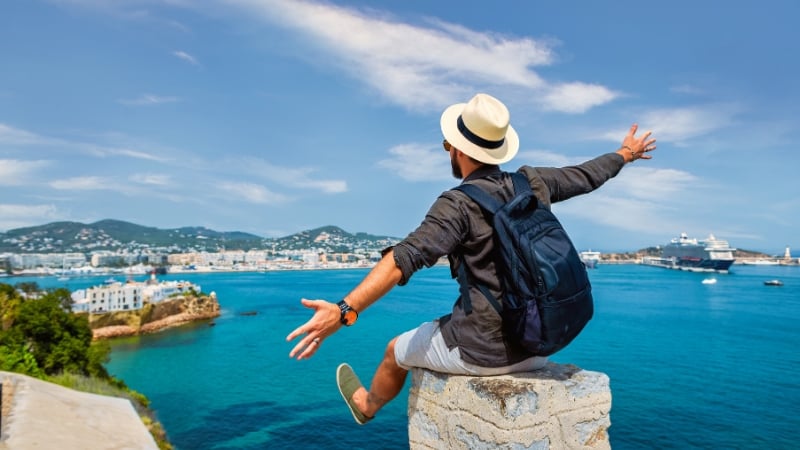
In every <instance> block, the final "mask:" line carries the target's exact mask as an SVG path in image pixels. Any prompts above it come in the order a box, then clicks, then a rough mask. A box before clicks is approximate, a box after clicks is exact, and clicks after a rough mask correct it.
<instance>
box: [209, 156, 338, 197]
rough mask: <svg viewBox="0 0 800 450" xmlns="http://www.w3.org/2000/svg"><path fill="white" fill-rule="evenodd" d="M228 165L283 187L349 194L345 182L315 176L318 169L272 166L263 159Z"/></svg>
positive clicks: (245, 160)
mask: <svg viewBox="0 0 800 450" xmlns="http://www.w3.org/2000/svg"><path fill="white" fill-rule="evenodd" d="M225 164H226V165H230V166H234V167H238V170H239V171H243V172H246V173H249V174H251V175H254V176H257V177H259V178H261V179H264V180H269V181H270V182H274V183H278V184H280V185H282V186H288V187H292V188H301V189H316V190H319V191H321V192H323V193H325V194H339V193H342V192H347V182H346V181H344V180H325V179H320V178H318V177H316V176H314V173H315V172H316V171H317V169H314V168H312V167H283V166H276V165H274V164H271V163H269V162H267V161H264V160H263V159H258V158H248V159H244V160H237V161H228V162H226V163H225Z"/></svg>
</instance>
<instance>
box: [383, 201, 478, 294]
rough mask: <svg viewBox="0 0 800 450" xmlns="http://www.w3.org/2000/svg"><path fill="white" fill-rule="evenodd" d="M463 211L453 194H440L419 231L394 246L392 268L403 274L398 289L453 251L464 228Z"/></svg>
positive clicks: (462, 205)
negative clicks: (415, 274) (393, 264)
mask: <svg viewBox="0 0 800 450" xmlns="http://www.w3.org/2000/svg"><path fill="white" fill-rule="evenodd" d="M463 208H464V203H463V201H459V198H458V195H457V194H454V193H453V192H452V191H447V192H445V193H443V194H442V195H441V196H439V198H437V199H436V201H435V202H434V203H433V205H432V206H431V208H430V209H429V210H428V213H427V214H426V215H425V219H424V220H423V221H422V223H421V224H420V225H419V227H417V229H416V230H414V231H412V232H411V233H410V234H409V235H408V236H407V237H406V238H405V239H403V240H402V241H401V242H400V243H398V244H397V245H395V246H394V261H395V264H396V265H397V267H398V268H400V270H401V271H402V272H403V277H402V279H401V280H400V282H399V283H398V284H399V285H401V286H402V285H404V284H406V283H408V280H409V279H410V278H411V275H413V274H414V272H416V271H417V270H419V269H421V268H423V267H431V266H433V265H434V264H436V263H437V262H438V261H439V259H440V258H441V257H443V256H446V255H448V254H450V253H452V251H453V250H455V248H456V247H457V246H458V244H459V242H461V240H462V238H463V236H464V235H465V233H466V231H467V227H468V225H467V220H466V214H465V213H464V211H463Z"/></svg>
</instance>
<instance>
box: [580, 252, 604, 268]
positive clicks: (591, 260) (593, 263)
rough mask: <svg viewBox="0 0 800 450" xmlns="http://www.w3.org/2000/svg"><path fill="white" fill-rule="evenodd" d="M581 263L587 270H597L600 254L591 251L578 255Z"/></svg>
mask: <svg viewBox="0 0 800 450" xmlns="http://www.w3.org/2000/svg"><path fill="white" fill-rule="evenodd" d="M580 257H581V261H583V264H584V265H585V266H586V268H587V269H595V268H597V263H598V262H600V252H593V251H591V250H588V251H585V252H581V253H580Z"/></svg>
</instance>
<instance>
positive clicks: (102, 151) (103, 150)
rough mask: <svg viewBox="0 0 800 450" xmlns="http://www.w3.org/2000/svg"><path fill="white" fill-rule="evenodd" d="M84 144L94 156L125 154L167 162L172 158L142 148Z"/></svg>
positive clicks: (136, 157) (130, 156)
mask: <svg viewBox="0 0 800 450" xmlns="http://www.w3.org/2000/svg"><path fill="white" fill-rule="evenodd" d="M83 146H84V147H85V148H86V149H87V150H88V151H89V152H90V153H91V154H93V155H94V156H98V157H102V158H105V157H108V156H125V157H128V158H134V159H144V160H148V161H156V162H167V161H171V159H170V158H165V157H163V156H158V155H154V154H152V153H148V152H144V151H141V150H133V149H130V148H116V147H102V146H96V145H93V144H83Z"/></svg>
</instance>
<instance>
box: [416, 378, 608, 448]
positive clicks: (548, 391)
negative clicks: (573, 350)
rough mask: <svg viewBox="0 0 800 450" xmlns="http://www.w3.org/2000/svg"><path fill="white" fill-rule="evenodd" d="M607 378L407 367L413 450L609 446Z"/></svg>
mask: <svg viewBox="0 0 800 450" xmlns="http://www.w3.org/2000/svg"><path fill="white" fill-rule="evenodd" d="M610 410H611V389H610V386H609V378H608V376H607V375H605V374H603V373H599V372H590V371H586V370H581V369H580V368H578V367H576V366H574V365H571V364H564V365H562V364H555V363H552V362H551V363H548V364H547V365H546V366H545V367H544V368H542V369H541V370H537V371H535V372H526V373H516V374H511V375H503V376H495V377H473V376H457V375H446V374H441V373H437V372H431V371H428V370H425V369H413V370H412V385H411V390H410V392H409V401H408V437H409V446H410V448H411V450H422V449H537V450H546V449H593V450H594V449H610V448H611V447H610V444H609V441H608V433H607V430H608V427H609V426H610V425H611V420H610V418H609V412H610Z"/></svg>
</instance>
